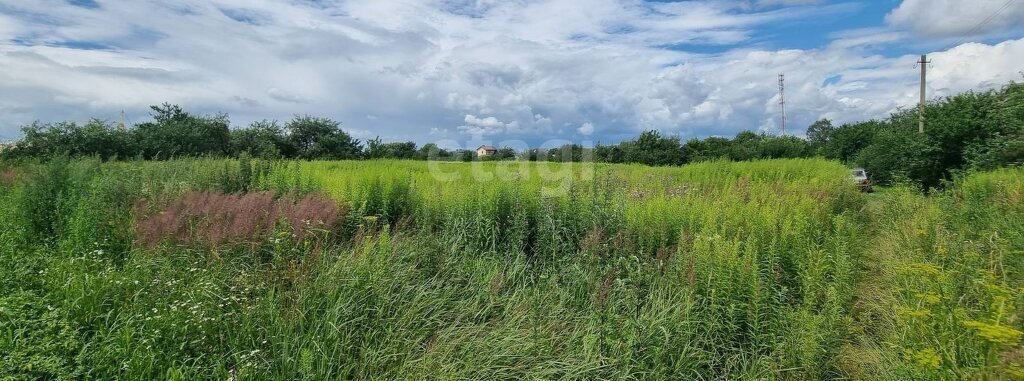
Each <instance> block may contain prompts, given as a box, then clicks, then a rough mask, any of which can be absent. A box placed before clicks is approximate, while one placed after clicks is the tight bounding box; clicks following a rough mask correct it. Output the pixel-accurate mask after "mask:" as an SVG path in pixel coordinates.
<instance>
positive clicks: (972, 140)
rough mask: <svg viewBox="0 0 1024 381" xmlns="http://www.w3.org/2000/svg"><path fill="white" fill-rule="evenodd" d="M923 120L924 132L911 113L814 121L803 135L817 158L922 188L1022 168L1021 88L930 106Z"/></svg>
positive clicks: (1012, 86)
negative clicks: (857, 120)
mask: <svg viewBox="0 0 1024 381" xmlns="http://www.w3.org/2000/svg"><path fill="white" fill-rule="evenodd" d="M924 115H925V131H924V134H920V133H918V112H917V110H916V109H914V110H902V111H899V112H897V113H895V114H893V115H892V116H890V117H889V118H888V119H886V120H882V121H878V120H871V121H867V122H861V123H852V124H845V125H842V126H839V127H836V128H824V127H823V125H825V124H826V122H827V121H819V122H816V123H815V125H812V128H810V129H808V140H809V141H810V143H811V146H812V148H813V149H814V153H815V154H819V155H821V156H824V157H827V158H830V159H836V160H839V161H842V162H844V163H847V164H850V165H857V166H862V167H864V168H865V169H867V170H868V172H869V173H871V174H872V176H873V177H874V179H875V180H876V181H879V182H882V183H888V182H893V181H911V182H914V183H917V184H919V185H920V186H922V187H924V188H932V187H936V186H940V185H941V183H942V181H943V180H947V179H951V178H952V177H953V176H956V175H958V174H962V173H966V172H969V171H975V170H986V169H993V168H997V167H1002V166H1010V165H1021V164H1022V163H1024V84H1019V83H1011V84H1008V85H1006V86H1004V87H1003V88H1001V89H999V90H989V91H983V92H974V91H968V92H966V93H962V94H958V95H954V96H949V97H945V98H942V99H939V100H937V101H934V102H930V103H928V105H927V106H926V107H925V113H924ZM827 124H828V125H830V124H831V123H830V122H827ZM812 131H813V132H814V134H813V135H812V134H811V132H812Z"/></svg>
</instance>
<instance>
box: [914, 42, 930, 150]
mask: <svg viewBox="0 0 1024 381" xmlns="http://www.w3.org/2000/svg"><path fill="white" fill-rule="evenodd" d="M930 63H932V62H931V61H929V60H928V55H927V54H922V55H921V60H920V61H918V62H917V64H918V65H921V103H919V104H918V105H917V133H919V134H923V133H924V104H925V84H926V83H927V82H928V64H930Z"/></svg>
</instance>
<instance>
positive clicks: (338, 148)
mask: <svg viewBox="0 0 1024 381" xmlns="http://www.w3.org/2000/svg"><path fill="white" fill-rule="evenodd" d="M340 125H341V123H339V122H335V121H333V120H330V119H327V118H314V117H311V116H296V117H295V118H294V119H292V120H291V121H290V122H288V124H286V125H285V130H286V131H287V132H288V143H289V144H290V148H291V150H293V152H289V155H288V156H290V157H296V158H300V159H306V160H313V159H340V160H345V159H358V158H359V157H360V156H361V155H362V151H363V149H362V146H360V144H359V140H357V139H353V138H352V137H351V136H350V135H349V134H347V133H345V131H342V130H341V128H340Z"/></svg>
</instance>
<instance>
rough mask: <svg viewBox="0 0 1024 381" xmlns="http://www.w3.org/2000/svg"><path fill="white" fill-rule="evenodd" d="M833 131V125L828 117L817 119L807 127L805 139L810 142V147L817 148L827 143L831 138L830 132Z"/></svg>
mask: <svg viewBox="0 0 1024 381" xmlns="http://www.w3.org/2000/svg"><path fill="white" fill-rule="evenodd" d="M834 131H835V127H833V126H832V121H831V120H828V119H818V120H817V121H816V122H814V123H812V124H811V125H810V126H809V127H807V141H808V142H809V143H810V144H811V147H813V148H814V149H818V148H820V147H824V146H825V144H828V142H829V140H830V139H832V133H833V132H834Z"/></svg>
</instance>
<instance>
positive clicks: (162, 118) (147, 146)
mask: <svg viewBox="0 0 1024 381" xmlns="http://www.w3.org/2000/svg"><path fill="white" fill-rule="evenodd" d="M150 108H151V109H152V110H153V112H154V113H153V114H152V116H153V120H154V121H152V122H145V123H141V124H139V125H138V126H137V127H136V129H135V131H134V135H135V140H136V141H137V143H138V145H139V149H140V150H141V153H142V155H143V157H145V158H147V159H157V160H163V159H168V158H171V157H177V156H203V155H225V154H227V153H228V149H229V145H230V140H231V132H230V128H229V127H228V125H229V122H228V117H227V115H225V114H218V115H216V116H212V117H211V116H197V115H192V114H189V113H187V112H185V111H184V110H182V109H181V107H180V106H178V105H171V104H169V103H164V104H163V105H162V106H151V107H150Z"/></svg>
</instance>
